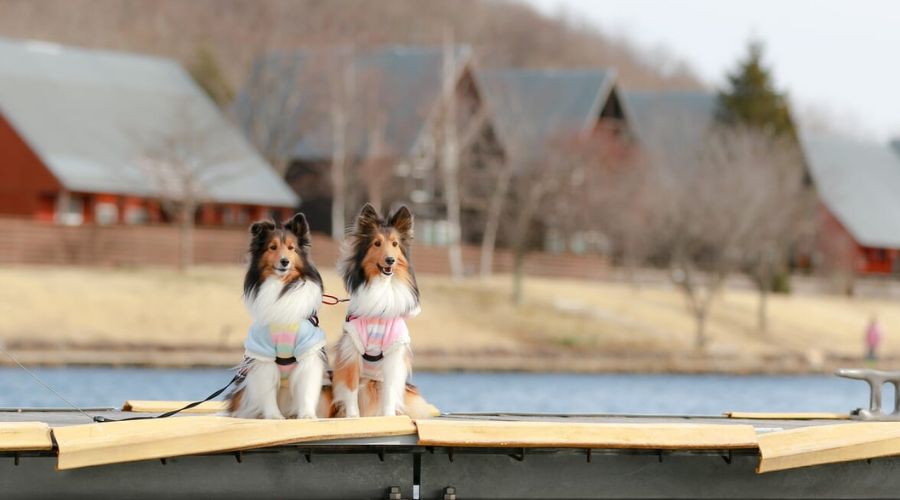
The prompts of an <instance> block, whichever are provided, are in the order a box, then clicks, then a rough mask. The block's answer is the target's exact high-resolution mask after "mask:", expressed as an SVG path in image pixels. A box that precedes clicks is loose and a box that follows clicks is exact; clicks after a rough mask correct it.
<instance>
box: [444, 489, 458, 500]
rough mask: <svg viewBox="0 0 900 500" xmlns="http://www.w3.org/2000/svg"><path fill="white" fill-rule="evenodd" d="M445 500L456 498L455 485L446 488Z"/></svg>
mask: <svg viewBox="0 0 900 500" xmlns="http://www.w3.org/2000/svg"><path fill="white" fill-rule="evenodd" d="M444 500H456V488H454V487H453V486H447V487H446V488H444Z"/></svg>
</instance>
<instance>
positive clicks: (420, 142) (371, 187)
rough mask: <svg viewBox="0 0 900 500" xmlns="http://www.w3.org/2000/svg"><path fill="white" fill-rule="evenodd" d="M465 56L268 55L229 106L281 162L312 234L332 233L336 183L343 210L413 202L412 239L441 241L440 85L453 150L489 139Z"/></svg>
mask: <svg viewBox="0 0 900 500" xmlns="http://www.w3.org/2000/svg"><path fill="white" fill-rule="evenodd" d="M471 58H472V57H471V50H470V49H469V48H468V47H454V48H452V49H451V50H445V49H443V48H440V47H403V46H389V47H378V48H372V49H365V50H361V51H358V52H349V51H345V50H341V49H322V50H300V51H291V52H275V53H270V54H267V55H265V56H264V57H262V58H260V59H259V60H258V61H257V62H256V64H255V65H254V68H253V70H252V72H251V75H250V77H249V78H248V81H247V84H246V85H245V86H244V88H243V89H242V91H241V93H240V95H239V97H238V100H237V103H236V106H235V111H236V115H237V116H238V120H239V122H240V124H241V127H242V129H243V130H244V132H245V134H246V135H247V136H248V137H249V138H250V139H251V141H252V142H253V143H254V144H257V145H258V147H259V148H260V150H261V151H263V153H264V154H265V155H266V156H267V157H269V158H270V159H273V161H274V159H277V158H282V159H283V161H284V165H282V166H281V169H282V170H283V172H284V175H285V179H286V180H287V182H288V184H289V185H290V186H291V187H292V188H293V189H294V191H295V192H296V193H297V194H298V195H299V196H301V197H302V198H303V211H304V212H305V213H306V214H307V215H308V217H309V220H310V225H311V227H312V228H313V230H317V231H322V232H333V229H334V228H333V227H332V220H333V214H332V210H333V208H334V207H335V206H337V205H335V204H333V200H334V186H335V185H336V184H337V185H344V186H345V189H344V191H345V192H344V193H343V195H344V196H345V197H346V203H344V204H343V205H344V206H345V207H357V206H359V205H360V203H361V202H362V201H364V200H368V201H372V202H374V203H376V205H382V206H388V205H390V204H391V203H392V202H395V201H402V202H404V203H407V204H411V205H412V207H413V209H414V211H415V212H416V215H417V219H418V224H417V233H418V234H417V238H418V239H419V240H420V241H423V242H427V243H441V242H442V241H445V240H446V234H443V233H444V231H443V230H442V227H441V225H442V219H443V200H442V189H441V181H440V174H439V173H438V171H437V167H438V164H439V162H440V161H441V160H440V159H441V151H442V140H443V133H444V130H443V129H442V123H443V122H442V117H443V111H444V108H445V106H444V102H445V101H446V100H447V99H445V95H446V87H447V86H448V85H450V86H451V88H452V94H451V95H452V96H453V102H454V114H455V116H454V122H455V124H456V126H455V127H454V129H455V130H456V131H457V132H458V137H457V139H458V147H459V149H460V154H461V156H463V157H466V156H467V155H468V153H469V152H471V151H473V150H474V149H476V148H479V147H484V143H485V142H487V143H490V142H491V136H490V125H489V124H488V123H487V121H486V120H485V116H484V113H483V112H482V98H481V95H480V92H479V89H478V88H477V86H476V84H475V79H474V77H473V70H472V62H471ZM335 164H339V165H340V168H335ZM336 172H337V173H339V174H340V175H342V176H343V178H341V179H336V178H335V177H334V175H335V174H336ZM338 205H340V204H338ZM354 209H355V208H354ZM349 210H352V209H348V211H349ZM350 215H351V214H350V213H347V214H345V217H348V216H350ZM339 229H342V228H339Z"/></svg>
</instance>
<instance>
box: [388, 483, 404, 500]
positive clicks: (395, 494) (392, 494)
mask: <svg viewBox="0 0 900 500" xmlns="http://www.w3.org/2000/svg"><path fill="white" fill-rule="evenodd" d="M388 500H403V495H401V494H400V488H398V487H397V486H391V489H390V490H388Z"/></svg>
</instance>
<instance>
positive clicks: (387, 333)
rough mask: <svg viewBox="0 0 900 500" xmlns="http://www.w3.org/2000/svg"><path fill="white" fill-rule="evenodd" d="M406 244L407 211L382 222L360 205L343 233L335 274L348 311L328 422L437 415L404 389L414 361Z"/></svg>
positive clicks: (413, 298)
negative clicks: (335, 418)
mask: <svg viewBox="0 0 900 500" xmlns="http://www.w3.org/2000/svg"><path fill="white" fill-rule="evenodd" d="M412 238H413V215H412V213H411V212H410V211H409V209H408V208H406V207H400V208H399V209H398V210H397V211H396V212H394V213H393V214H392V215H390V216H389V217H386V218H382V217H381V216H380V215H379V214H378V212H377V211H376V210H375V208H374V207H373V206H372V205H370V204H366V205H365V206H364V207H363V209H362V211H361V212H360V214H359V216H358V217H357V219H356V222H355V224H354V225H353V226H352V227H351V229H350V230H349V232H348V237H347V239H346V240H345V241H344V245H343V247H342V248H341V257H340V262H339V263H338V272H339V274H340V275H341V278H342V279H343V281H344V286H345V287H346V288H347V292H348V293H349V294H350V307H349V309H348V314H347V318H346V320H345V321H344V327H343V333H342V335H341V339H340V341H339V342H338V345H337V353H336V358H337V359H336V362H335V366H334V375H333V377H332V387H331V391H330V396H331V399H332V403H331V416H346V417H359V416H364V417H365V416H379V415H385V416H386V415H397V414H405V415H409V416H411V417H425V416H431V415H434V414H435V413H436V409H435V408H434V407H433V406H431V405H429V404H428V403H427V402H425V400H424V399H423V398H422V397H421V396H420V395H419V393H418V391H417V390H416V388H415V387H414V386H412V385H409V384H407V379H408V378H409V376H410V374H411V354H412V353H411V350H410V337H409V330H408V329H407V327H406V321H405V318H408V317H412V316H415V315H417V314H418V313H419V289H418V287H417V285H416V278H415V274H414V273H413V268H412V264H411V262H410V244H411V243H412Z"/></svg>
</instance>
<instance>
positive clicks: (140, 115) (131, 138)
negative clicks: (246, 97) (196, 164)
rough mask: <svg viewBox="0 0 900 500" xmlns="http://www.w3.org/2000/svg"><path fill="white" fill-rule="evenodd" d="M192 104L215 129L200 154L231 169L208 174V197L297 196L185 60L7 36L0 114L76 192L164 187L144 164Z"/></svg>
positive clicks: (269, 199) (288, 199) (283, 201)
mask: <svg viewBox="0 0 900 500" xmlns="http://www.w3.org/2000/svg"><path fill="white" fill-rule="evenodd" d="M188 112H189V116H190V118H191V119H192V120H193V121H194V122H195V123H196V124H197V126H198V127H200V126H201V124H202V127H203V134H204V135H205V136H207V137H209V139H208V140H205V141H204V142H203V144H202V145H200V146H198V147H197V149H198V150H202V151H200V152H198V153H197V154H198V156H202V157H205V158H220V160H216V161H221V163H222V167H221V169H219V167H216V171H217V174H218V173H219V172H228V175H227V176H226V177H227V178H226V179H224V180H217V181H215V182H212V181H210V180H209V179H207V180H206V181H205V182H206V184H207V185H206V186H205V189H204V191H205V195H204V198H205V199H208V200H211V201H218V202H231V203H248V204H258V205H265V206H294V205H296V204H297V197H296V195H295V194H294V193H293V192H292V191H291V190H290V188H289V187H287V185H286V184H285V183H284V181H283V180H282V179H281V178H279V177H278V175H276V174H275V172H274V171H273V170H272V169H271V167H270V166H269V165H268V164H267V163H266V162H265V161H264V160H263V159H262V158H261V157H260V156H259V155H258V154H257V153H256V152H255V151H254V150H253V149H252V148H251V147H250V145H249V144H247V142H246V140H245V139H244V138H243V137H242V136H241V134H240V133H239V132H238V131H237V130H236V129H235V128H234V127H233V126H231V125H230V124H229V123H228V122H227V121H226V120H225V118H224V117H223V116H222V115H221V114H220V113H219V111H218V109H217V108H216V107H215V105H214V104H213V103H212V101H211V100H210V99H209V98H208V97H207V96H206V95H205V94H204V93H203V91H202V90H201V89H200V88H199V87H198V86H197V85H196V84H195V83H194V81H193V80H192V79H191V77H190V76H189V75H188V74H187V73H186V72H185V71H184V69H183V68H182V67H181V66H180V65H179V64H178V63H176V62H174V61H172V60H169V59H162V58H157V57H147V56H140V55H135V54H127V53H120V52H110V51H102V50H87V49H80V48H74V47H66V46H59V45H54V44H48V43H44V42H32V41H18V40H3V39H0V113H2V114H3V116H4V117H6V119H7V120H8V121H9V122H10V123H11V124H12V126H13V127H14V128H15V129H16V131H17V132H18V133H19V134H20V135H21V136H22V138H23V139H24V140H25V142H27V143H28V144H29V146H30V147H31V148H32V149H33V150H34V152H35V153H36V154H37V155H38V157H39V158H41V160H42V161H43V163H44V164H45V165H46V166H47V168H49V169H50V171H51V172H52V173H53V175H54V176H56V177H57V178H58V179H59V181H60V182H61V183H62V184H63V186H64V187H65V188H66V189H68V190H71V191H81V192H106V193H116V194H130V195H138V196H150V197H152V196H156V195H159V194H160V192H161V189H162V187H161V186H160V181H159V179H157V178H155V177H154V174H151V173H149V171H148V168H147V167H146V166H142V165H146V163H147V161H148V154H149V152H150V151H151V150H152V149H155V148H158V147H159V146H158V143H159V142H160V140H161V138H163V137H167V135H168V136H171V134H172V132H173V131H177V130H180V129H183V128H184V125H185V124H184V123H183V121H181V120H182V119H183V117H184V116H187V113H188ZM191 154H194V153H191ZM210 170H212V169H210Z"/></svg>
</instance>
